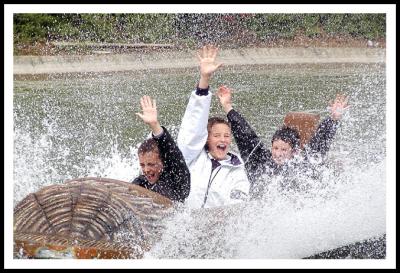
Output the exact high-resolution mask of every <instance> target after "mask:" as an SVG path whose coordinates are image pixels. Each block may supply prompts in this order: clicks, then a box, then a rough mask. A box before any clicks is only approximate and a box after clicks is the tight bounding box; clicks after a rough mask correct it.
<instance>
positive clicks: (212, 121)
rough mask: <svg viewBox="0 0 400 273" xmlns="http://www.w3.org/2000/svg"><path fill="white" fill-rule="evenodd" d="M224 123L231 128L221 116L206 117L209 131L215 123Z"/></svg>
mask: <svg viewBox="0 0 400 273" xmlns="http://www.w3.org/2000/svg"><path fill="white" fill-rule="evenodd" d="M221 123H222V124H225V125H227V126H228V127H229V128H231V124H230V123H229V122H228V121H226V120H225V119H223V118H220V117H212V118H209V119H208V123H207V132H210V131H211V128H212V127H213V126H214V125H215V124H221Z"/></svg>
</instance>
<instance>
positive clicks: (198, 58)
mask: <svg viewBox="0 0 400 273" xmlns="http://www.w3.org/2000/svg"><path fill="white" fill-rule="evenodd" d="M197 60H199V63H200V62H201V60H202V57H201V55H200V52H197Z"/></svg>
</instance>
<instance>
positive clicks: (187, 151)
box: [177, 91, 250, 208]
mask: <svg viewBox="0 0 400 273" xmlns="http://www.w3.org/2000/svg"><path fill="white" fill-rule="evenodd" d="M195 92H196V91H193V92H192V94H191V96H190V99H189V103H188V105H187V108H186V111H185V114H184V116H183V119H182V124H181V128H180V130H179V134H178V138H177V143H178V147H179V149H180V150H181V151H182V154H183V157H184V158H185V161H186V164H187V165H188V167H189V170H190V175H191V186H190V193H189V197H188V198H187V199H186V204H188V206H189V207H190V208H201V207H204V208H210V207H217V206H223V205H230V204H236V203H240V202H243V201H244V200H247V198H248V194H249V188H250V184H249V180H248V178H247V175H246V172H245V168H244V163H243V160H242V159H241V158H240V156H238V155H236V154H234V153H232V152H230V153H229V154H228V158H227V159H225V160H221V161H219V163H220V164H221V166H219V167H217V168H216V169H215V170H214V171H213V173H212V174H211V165H212V163H211V158H212V157H211V155H210V154H209V153H208V152H207V151H206V149H205V148H204V146H205V144H206V141H207V137H208V132H207V122H208V113H209V110H210V105H211V97H212V94H211V92H209V93H208V95H207V96H199V95H196V93H195ZM232 158H233V159H234V160H231V159H232ZM209 183H210V186H209ZM207 188H208V193H207ZM206 195H207V198H206V200H205V196H206ZM204 202H205V203H204Z"/></svg>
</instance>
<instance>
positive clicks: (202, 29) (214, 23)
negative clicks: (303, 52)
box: [14, 13, 386, 46]
mask: <svg viewBox="0 0 400 273" xmlns="http://www.w3.org/2000/svg"><path fill="white" fill-rule="evenodd" d="M298 34H301V35H305V36H307V37H319V36H321V35H325V36H326V35H328V36H335V35H347V36H351V37H355V38H365V39H379V38H384V37H385V35H386V15H385V14H364V13H351V14H313V13H309V14H301V13H296V14H244V13H243V14H149V13H147V14H141V13H135V14H132V13H130V14H84V13H82V14H73V13H67V14H26V13H24V14H14V45H18V44H32V43H37V42H51V41H69V42H71V41H73V42H77V41H79V42H102V43H173V44H185V45H189V46H190V45H197V44H198V43H204V42H214V43H219V44H222V43H228V44H229V43H231V44H235V43H236V42H237V43H242V44H244V43H246V42H249V41H250V40H252V41H266V40H271V39H281V38H284V39H291V38H293V37H295V36H296V35H298Z"/></svg>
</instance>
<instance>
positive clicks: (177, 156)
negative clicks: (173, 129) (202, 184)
mask: <svg viewBox="0 0 400 273" xmlns="http://www.w3.org/2000/svg"><path fill="white" fill-rule="evenodd" d="M140 104H141V107H142V112H143V113H136V115H137V116H139V117H140V118H141V119H142V120H143V121H144V123H146V124H148V125H149V127H150V129H151V130H152V134H151V135H152V137H151V138H148V139H146V140H145V141H144V142H143V143H142V144H141V145H140V146H139V148H138V157H139V164H140V168H141V172H142V174H141V175H139V176H138V177H136V178H135V179H134V180H133V181H132V183H133V184H136V185H139V186H142V187H144V188H146V189H149V190H151V191H154V192H157V193H159V194H161V195H163V196H165V197H167V198H169V199H171V200H172V201H179V202H184V201H185V199H186V198H187V197H188V196H189V192H190V172H189V169H188V167H187V165H186V163H185V159H184V158H183V155H182V152H181V151H180V150H179V148H178V146H177V145H176V143H175V141H174V140H173V138H172V137H171V135H170V134H169V132H168V131H167V129H166V128H165V127H164V126H161V125H160V123H159V122H158V119H157V107H156V101H155V100H152V99H151V98H150V97H149V96H143V97H142V98H141V99H140Z"/></svg>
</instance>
